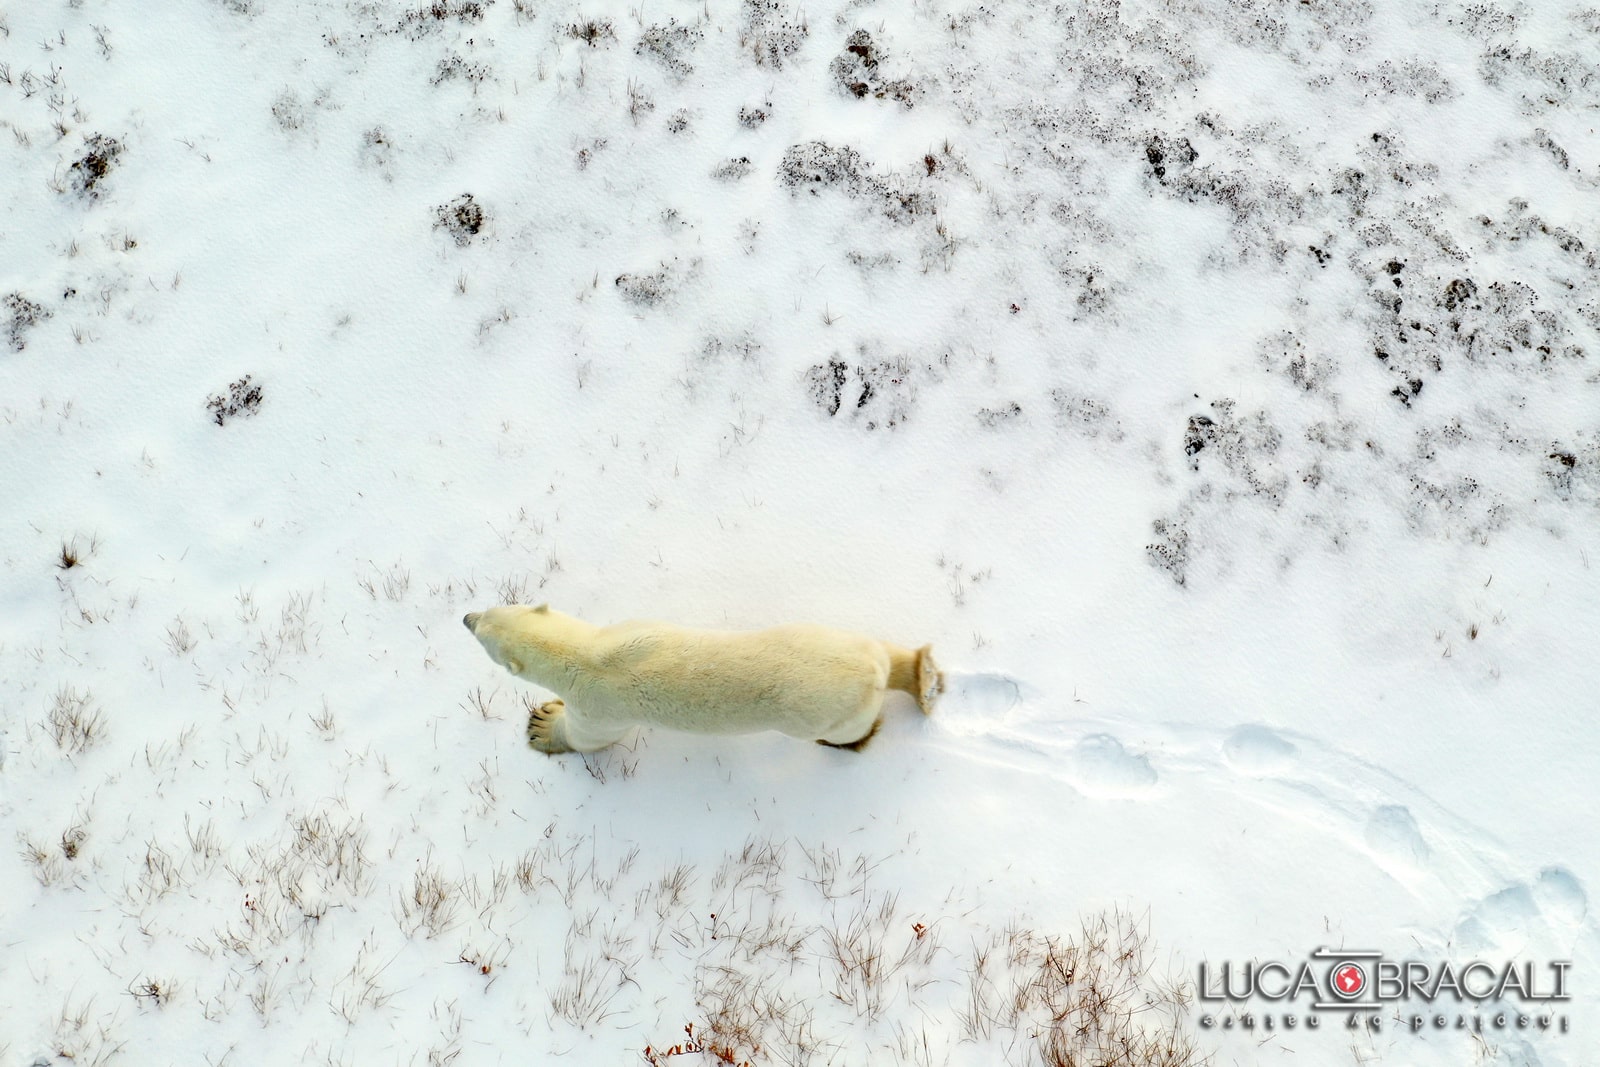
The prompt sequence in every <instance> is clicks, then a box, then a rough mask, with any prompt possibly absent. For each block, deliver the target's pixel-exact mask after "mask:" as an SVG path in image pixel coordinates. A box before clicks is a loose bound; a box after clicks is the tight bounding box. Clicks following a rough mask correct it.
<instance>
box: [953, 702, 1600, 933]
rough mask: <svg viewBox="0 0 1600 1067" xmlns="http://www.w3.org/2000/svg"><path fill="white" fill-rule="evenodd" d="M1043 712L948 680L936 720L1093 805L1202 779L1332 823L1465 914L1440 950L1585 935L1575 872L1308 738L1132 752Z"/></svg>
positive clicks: (1166, 738)
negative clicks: (1512, 845) (1536, 863)
mask: <svg viewBox="0 0 1600 1067" xmlns="http://www.w3.org/2000/svg"><path fill="white" fill-rule="evenodd" d="M1045 703H1046V701H1045V699H1043V695H1042V694H1040V693H1039V692H1037V691H1036V690H1033V689H1031V688H1030V687H1029V686H1028V685H1027V684H1026V683H1025V682H1023V681H1021V680H1020V679H1016V678H1012V677H1009V676H1007V675H1004V674H998V673H969V672H960V671H951V672H949V680H948V692H947V694H946V696H945V698H944V699H943V700H942V701H941V704H940V707H939V714H938V715H937V716H935V718H934V719H933V723H934V726H935V729H937V730H938V731H940V732H941V733H942V734H944V735H946V737H947V738H948V747H950V748H951V749H952V750H957V751H961V752H963V753H966V754H970V755H972V756H974V757H976V758H979V759H982V760H984V761H985V762H991V763H997V764H1000V765H1003V766H1007V767H1010V768H1013V769H1016V770H1018V771H1025V772H1029V773H1037V774H1042V775H1046V776H1049V777H1051V778H1054V779H1056V780H1058V781H1064V782H1065V783H1066V784H1068V785H1070V786H1071V787H1072V788H1073V789H1074V790H1076V791H1077V792H1079V793H1081V794H1082V795H1084V796H1085V797H1088V798H1092V799H1097V800H1120V801H1149V800H1154V799H1159V797H1160V796H1161V795H1162V790H1161V789H1160V782H1161V776H1162V775H1163V774H1166V775H1172V776H1175V777H1174V781H1176V780H1179V779H1181V778H1182V777H1183V776H1186V775H1188V776H1193V775H1198V776H1202V777H1204V778H1206V779H1210V780H1211V781H1213V782H1215V783H1219V784H1221V785H1222V786H1223V787H1224V788H1229V789H1232V790H1235V791H1237V792H1238V793H1240V794H1241V795H1244V796H1246V797H1248V798H1250V799H1252V800H1255V801H1256V802H1258V803H1261V804H1263V805H1264V806H1267V807H1271V808H1274V809H1276V810H1279V811H1281V812H1283V813H1285V814H1287V815H1289V816H1291V817H1295V818H1298V819H1301V820H1303V821H1307V822H1311V823H1314V824H1319V825H1322V826H1325V827H1326V828H1327V829H1328V831H1329V832H1332V833H1335V834H1339V835H1341V836H1344V837H1345V838H1346V839H1347V840H1349V841H1351V842H1352V843H1354V844H1356V845H1357V846H1358V847H1360V848H1362V849H1363V850H1364V851H1365V852H1366V853H1367V854H1368V855H1369V856H1371V858H1372V860H1373V862H1374V863H1376V864H1377V865H1378V866H1379V867H1381V868H1382V869H1384V870H1385V871H1387V872H1388V873H1389V874H1391V875H1392V876H1394V877H1395V878H1396V879H1398V880H1400V881H1401V882H1402V883H1405V884H1407V885H1408V886H1411V887H1413V888H1415V889H1417V890H1418V891H1419V892H1422V891H1423V890H1425V889H1429V888H1433V889H1437V890H1441V891H1443V892H1444V893H1445V894H1446V896H1445V899H1446V900H1448V901H1452V902H1455V903H1454V904H1453V906H1456V907H1459V908H1460V911H1459V913H1458V915H1457V917H1456V918H1455V919H1454V921H1453V925H1452V923H1451V921H1450V920H1449V919H1448V918H1444V917H1442V918H1444V926H1445V929H1444V930H1441V931H1440V934H1441V941H1442V942H1447V943H1448V945H1449V946H1453V947H1454V948H1455V949H1457V950H1459V951H1461V952H1463V953H1466V954H1469V955H1470V954H1480V955H1481V954H1491V953H1492V954H1503V953H1516V952H1519V951H1521V950H1522V948H1523V947H1524V946H1526V945H1527V944H1528V942H1529V940H1530V938H1532V937H1533V936H1534V935H1535V934H1537V933H1539V932H1541V931H1544V932H1548V933H1550V934H1552V935H1554V936H1555V937H1556V938H1557V939H1558V940H1559V941H1561V942H1565V943H1570V942H1571V941H1573V940H1574V939H1575V938H1576V936H1577V935H1579V934H1580V933H1581V932H1584V931H1581V929H1580V928H1582V927H1584V926H1585V925H1586V923H1587V921H1588V918H1589V903H1588V893H1587V891H1586V889H1585V888H1584V886H1583V883H1582V882H1581V881H1580V880H1579V879H1578V877H1577V876H1576V875H1574V874H1573V873H1572V872H1571V871H1569V870H1567V869H1566V868H1564V867H1560V866H1547V867H1544V868H1542V869H1538V870H1536V871H1530V870H1529V868H1528V864H1527V863H1526V860H1525V859H1522V858H1519V857H1516V856H1515V855H1513V854H1511V853H1509V852H1508V851H1506V850H1505V849H1503V848H1502V847H1500V846H1497V845H1496V844H1495V843H1494V842H1493V841H1492V840H1491V839H1490V838H1489V836H1488V835H1487V834H1485V833H1484V832H1483V831H1481V830H1479V829H1478V828H1476V827H1474V826H1472V825H1470V824H1469V823H1466V822H1464V821H1463V820H1460V819H1457V818H1456V817H1455V816H1453V815H1451V814H1450V813H1449V812H1447V811H1445V810H1444V809H1442V808H1440V807H1439V806H1438V805H1436V804H1434V803H1433V802H1432V801H1431V800H1429V799H1428V798H1427V797H1425V796H1424V795H1422V794H1421V793H1419V792H1417V790H1416V789H1415V788H1414V787H1412V786H1411V785H1410V784H1409V783H1406V782H1405V781H1404V780H1403V779H1400V778H1398V777H1395V776H1394V775H1391V774H1389V773H1388V772H1385V771H1383V770H1382V769H1380V768H1378V767H1374V766H1371V765H1370V764H1366V763H1364V762H1363V761H1361V760H1359V759H1358V758H1356V757H1353V756H1350V755H1347V754H1345V753H1342V752H1339V751H1338V750H1336V749H1332V748H1329V747H1327V746H1325V745H1323V744H1321V743H1320V742H1317V741H1316V740H1314V739H1312V738H1309V737H1304V736H1299V735H1286V734H1285V733H1283V732H1280V731H1277V730H1274V729H1272V728H1270V727H1268V726H1264V725H1260V724H1246V725H1242V726H1239V727H1236V728H1234V729H1232V730H1230V731H1226V732H1223V731H1217V730H1212V729H1203V728H1198V727H1186V726H1167V727H1161V728H1159V730H1158V732H1159V733H1160V734H1161V735H1162V736H1158V737H1154V738H1152V739H1150V740H1149V741H1148V742H1147V743H1146V744H1143V745H1141V744H1131V745H1130V743H1128V742H1125V741H1124V740H1123V739H1122V738H1121V737H1119V736H1118V734H1117V733H1116V732H1115V731H1116V730H1118V729H1119V728H1121V729H1124V730H1125V729H1126V724H1117V723H1114V722H1103V721H1092V720H1088V719H1086V718H1084V717H1081V716H1079V715H1076V714H1074V713H1073V711H1072V709H1070V708H1069V709H1067V710H1066V711H1065V712H1064V713H1059V714H1056V715H1055V716H1054V717H1050V716H1049V715H1048V713H1041V712H1040V711H1039V710H1038V709H1039V708H1040V707H1041V706H1042V705H1044V704H1045ZM1051 703H1052V704H1053V702H1051ZM1142 748H1143V749H1148V754H1147V752H1145V751H1141V749H1142ZM1462 898H1465V899H1466V900H1467V901H1468V903H1467V904H1466V905H1465V906H1464V907H1463V906H1461V905H1460V904H1459V902H1460V901H1461V900H1462ZM1589 932H1590V933H1592V931H1589ZM1440 947H1444V946H1443V945H1441V946H1440Z"/></svg>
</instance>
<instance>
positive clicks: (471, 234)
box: [433, 193, 489, 248]
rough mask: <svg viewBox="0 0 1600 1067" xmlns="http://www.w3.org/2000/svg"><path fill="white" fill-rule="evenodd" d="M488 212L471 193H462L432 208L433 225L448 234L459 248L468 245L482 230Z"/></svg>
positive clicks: (486, 220)
mask: <svg viewBox="0 0 1600 1067" xmlns="http://www.w3.org/2000/svg"><path fill="white" fill-rule="evenodd" d="M488 218H489V216H488V213H487V212H485V211H484V209H483V205H482V204H480V203H478V201H477V200H476V199H475V198H474V197H473V195H472V194H471V193H462V194H461V195H460V196H458V197H456V198H455V199H454V200H452V201H450V202H449V203H447V204H440V205H439V206H438V207H436V208H434V209H433V227H434V229H436V230H443V231H444V232H445V233H447V234H449V235H450V237H451V239H452V240H453V241H455V243H456V245H457V246H458V247H460V248H465V247H466V246H467V245H470V244H471V243H472V241H473V239H474V238H476V237H477V236H478V235H479V234H480V233H482V232H483V227H484V225H485V224H486V223H487V222H488Z"/></svg>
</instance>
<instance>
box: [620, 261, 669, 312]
mask: <svg viewBox="0 0 1600 1067" xmlns="http://www.w3.org/2000/svg"><path fill="white" fill-rule="evenodd" d="M679 281H680V279H679V275H678V272H677V271H676V270H675V269H674V268H673V267H672V266H670V265H669V264H666V263H662V264H661V265H660V266H659V267H657V268H656V269H655V270H653V271H636V272H629V273H625V274H619V275H617V276H616V278H615V279H614V280H613V282H612V284H613V286H614V287H615V288H616V290H617V293H618V294H619V295H620V296H621V297H622V299H624V300H626V301H627V302H628V303H630V304H634V305H637V306H639V307H646V308H653V307H659V306H660V305H662V304H664V303H666V302H667V300H669V299H670V298H671V297H672V295H673V294H674V293H676V292H677V289H678V284H679Z"/></svg>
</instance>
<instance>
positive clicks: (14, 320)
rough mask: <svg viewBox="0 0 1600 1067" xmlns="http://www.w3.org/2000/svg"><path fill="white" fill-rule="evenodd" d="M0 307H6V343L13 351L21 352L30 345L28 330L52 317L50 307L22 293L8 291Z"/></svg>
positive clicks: (0, 301)
mask: <svg viewBox="0 0 1600 1067" xmlns="http://www.w3.org/2000/svg"><path fill="white" fill-rule="evenodd" d="M0 308H4V309H5V319H4V321H5V331H6V344H8V345H10V346H11V351H13V352H21V351H22V350H23V349H24V348H27V347H28V337H27V334H28V331H29V330H31V329H33V327H35V326H37V325H39V323H41V322H43V321H44V320H45V319H48V318H49V317H50V309H49V308H47V307H45V306H44V305H43V304H38V303H35V302H34V301H32V300H29V299H28V298H27V297H25V296H23V295H22V294H21V293H7V294H6V295H5V296H3V297H0Z"/></svg>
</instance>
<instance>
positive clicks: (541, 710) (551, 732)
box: [528, 700, 572, 755]
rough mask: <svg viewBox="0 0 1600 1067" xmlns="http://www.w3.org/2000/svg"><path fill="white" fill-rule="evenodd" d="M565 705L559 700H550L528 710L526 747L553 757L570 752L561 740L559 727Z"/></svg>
mask: <svg viewBox="0 0 1600 1067" xmlns="http://www.w3.org/2000/svg"><path fill="white" fill-rule="evenodd" d="M566 710H567V705H566V704H565V703H564V702H562V701H560V700H550V701H546V702H545V703H543V704H539V705H536V706H534V707H531V708H529V709H528V747H529V748H536V749H538V750H539V751H540V752H548V753H550V754H551V755H554V754H556V753H558V752H571V751H572V749H571V748H570V747H568V745H567V743H566V742H565V741H563V740H562V738H561V732H560V730H559V728H558V727H559V725H560V721H561V716H562V715H563V714H565V713H566Z"/></svg>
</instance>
